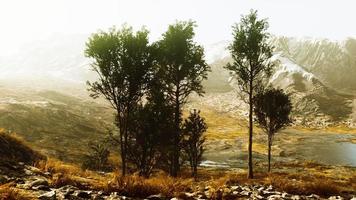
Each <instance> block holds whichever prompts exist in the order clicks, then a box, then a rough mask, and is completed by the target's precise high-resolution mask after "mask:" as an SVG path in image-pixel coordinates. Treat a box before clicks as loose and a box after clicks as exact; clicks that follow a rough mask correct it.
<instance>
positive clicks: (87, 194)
mask: <svg viewBox="0 0 356 200" xmlns="http://www.w3.org/2000/svg"><path fill="white" fill-rule="evenodd" d="M91 193H92V192H91V191H82V190H77V191H75V192H74V193H73V195H74V196H76V197H80V198H83V199H90V198H91Z"/></svg>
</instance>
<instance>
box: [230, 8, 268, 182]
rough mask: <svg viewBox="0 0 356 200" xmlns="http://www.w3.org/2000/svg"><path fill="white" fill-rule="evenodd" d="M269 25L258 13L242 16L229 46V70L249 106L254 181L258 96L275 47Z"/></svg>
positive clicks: (251, 170) (250, 145)
mask: <svg viewBox="0 0 356 200" xmlns="http://www.w3.org/2000/svg"><path fill="white" fill-rule="evenodd" d="M267 28H268V22H267V21H266V20H265V19H262V20H259V19H257V11H253V10H252V11H251V12H250V14H248V15H246V16H242V18H241V21H240V23H239V24H235V25H234V26H233V38H234V39H233V42H232V43H231V44H230V46H229V50H230V52H231V55H232V58H233V62H232V63H229V64H228V65H227V66H226V67H225V68H226V69H228V70H231V72H232V75H234V77H235V78H236V79H237V82H238V86H239V89H240V91H241V92H242V94H244V95H245V96H244V97H246V96H247V98H244V100H245V102H246V103H247V104H248V105H249V120H248V121H249V139H248V141H249V142H248V175H247V176H248V178H253V169H252V167H253V164H252V135H253V121H252V119H253V104H254V96H255V94H256V92H257V91H259V89H260V88H261V87H263V83H262V82H263V79H264V77H268V76H270V74H271V69H272V67H273V63H272V62H269V60H270V58H271V57H272V50H273V47H272V46H270V45H269V44H268V42H267V39H268V38H269V34H268V33H267V32H266V30H267Z"/></svg>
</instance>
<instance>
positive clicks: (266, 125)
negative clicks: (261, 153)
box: [254, 89, 292, 172]
mask: <svg viewBox="0 0 356 200" xmlns="http://www.w3.org/2000/svg"><path fill="white" fill-rule="evenodd" d="M291 110H292V104H291V101H290V98H289V95H287V94H285V93H284V92H283V90H281V89H268V90H266V91H265V92H261V93H259V94H257V95H256V100H255V108H254V111H255V114H256V120H257V122H258V124H259V126H260V127H261V128H262V129H263V130H264V132H265V133H267V136H268V172H270V171H271V147H272V141H273V137H274V135H275V134H276V133H277V132H278V131H279V130H281V129H282V128H284V127H285V126H287V125H288V124H289V123H291V120H290V118H289V115H290V113H291Z"/></svg>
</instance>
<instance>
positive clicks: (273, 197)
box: [267, 194, 282, 200]
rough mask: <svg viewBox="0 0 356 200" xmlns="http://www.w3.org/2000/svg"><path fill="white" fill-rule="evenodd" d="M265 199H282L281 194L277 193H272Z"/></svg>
mask: <svg viewBox="0 0 356 200" xmlns="http://www.w3.org/2000/svg"><path fill="white" fill-rule="evenodd" d="M267 199H268V200H277V199H282V196H281V195H278V194H274V195H271V196H269V197H267Z"/></svg>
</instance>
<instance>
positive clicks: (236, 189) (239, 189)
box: [230, 185, 241, 192]
mask: <svg viewBox="0 0 356 200" xmlns="http://www.w3.org/2000/svg"><path fill="white" fill-rule="evenodd" d="M230 188H231V190H232V191H239V192H240V191H241V188H240V186H238V185H234V186H231V187H230Z"/></svg>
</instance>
